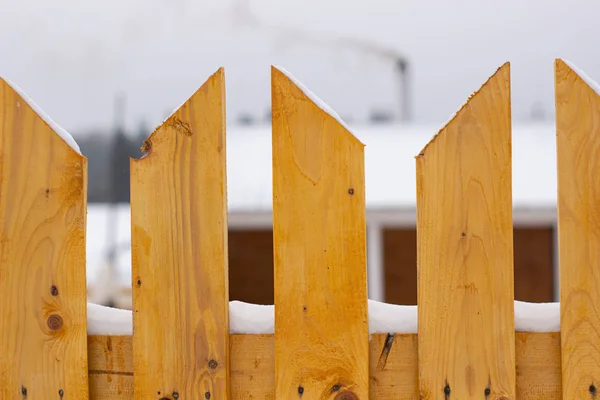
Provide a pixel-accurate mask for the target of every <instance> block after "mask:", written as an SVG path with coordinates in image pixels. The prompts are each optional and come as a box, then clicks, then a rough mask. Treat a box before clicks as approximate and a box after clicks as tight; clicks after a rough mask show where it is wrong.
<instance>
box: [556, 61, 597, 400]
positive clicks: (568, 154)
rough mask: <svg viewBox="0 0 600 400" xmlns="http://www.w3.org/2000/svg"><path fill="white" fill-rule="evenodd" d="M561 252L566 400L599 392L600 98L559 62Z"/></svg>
mask: <svg viewBox="0 0 600 400" xmlns="http://www.w3.org/2000/svg"><path fill="white" fill-rule="evenodd" d="M555 96H556V148H557V161H558V204H557V206H558V227H559V231H558V246H559V247H558V248H559V261H560V292H561V293H560V306H561V327H560V328H561V340H562V380H563V382H562V385H563V396H564V398H565V399H590V398H595V397H596V395H597V392H598V391H599V390H600V347H599V343H600V309H599V307H600V207H599V201H600V175H599V174H598V173H599V172H600V95H599V93H598V92H597V91H595V90H594V89H593V88H591V87H590V86H589V85H588V84H587V83H586V82H585V81H584V80H583V79H582V78H581V77H580V76H579V75H578V74H577V73H576V72H575V71H573V70H572V69H571V68H570V67H569V66H568V65H567V64H566V63H565V62H564V61H562V60H556V63H555Z"/></svg>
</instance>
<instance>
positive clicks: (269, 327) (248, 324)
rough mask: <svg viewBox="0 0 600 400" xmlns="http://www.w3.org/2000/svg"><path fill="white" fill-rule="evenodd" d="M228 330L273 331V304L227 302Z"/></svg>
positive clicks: (264, 332) (241, 331) (267, 332)
mask: <svg viewBox="0 0 600 400" xmlns="http://www.w3.org/2000/svg"><path fill="white" fill-rule="evenodd" d="M229 332H230V333H250V334H257V335H259V334H269V333H274V332H275V306H273V305H260V304H251V303H244V302H243V301H231V302H229Z"/></svg>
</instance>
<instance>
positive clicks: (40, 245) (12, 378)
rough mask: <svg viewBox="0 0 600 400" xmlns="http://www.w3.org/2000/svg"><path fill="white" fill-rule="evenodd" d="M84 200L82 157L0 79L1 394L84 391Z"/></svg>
mask: <svg viewBox="0 0 600 400" xmlns="http://www.w3.org/2000/svg"><path fill="white" fill-rule="evenodd" d="M86 201H87V160H86V158H85V157H83V156H81V155H80V154H78V153H77V152H76V151H75V150H73V149H72V148H71V147H70V146H69V145H68V144H67V143H65V141H64V140H63V139H61V138H60V137H59V136H58V135H57V134H56V133H55V132H54V131H53V130H52V129H51V128H50V126H49V125H48V124H47V123H46V122H44V120H43V119H41V118H40V116H38V115H37V114H36V113H35V112H34V110H33V109H32V108H31V107H30V106H29V105H28V104H27V103H26V102H25V101H24V100H23V99H22V98H21V97H20V95H19V94H18V93H17V92H16V91H14V90H13V88H11V86H9V85H8V84H7V83H6V82H5V81H3V80H2V79H0V296H1V298H0V353H1V356H0V398H1V399H21V398H24V397H25V396H26V398H27V400H35V399H43V400H45V399H60V398H63V397H64V398H65V399H87V398H88V375H87V373H86V371H87V369H88V364H87V337H86V335H87V333H86V331H87V316H86V315H87V311H86V310H87V308H86V275H85V229H86ZM59 393H60V394H59Z"/></svg>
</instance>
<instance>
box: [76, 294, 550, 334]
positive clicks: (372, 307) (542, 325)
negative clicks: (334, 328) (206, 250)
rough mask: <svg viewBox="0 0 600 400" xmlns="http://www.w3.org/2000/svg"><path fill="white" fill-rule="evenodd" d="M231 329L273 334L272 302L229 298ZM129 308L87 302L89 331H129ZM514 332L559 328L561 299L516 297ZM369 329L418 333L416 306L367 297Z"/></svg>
mask: <svg viewBox="0 0 600 400" xmlns="http://www.w3.org/2000/svg"><path fill="white" fill-rule="evenodd" d="M229 319H230V333H234V334H273V333H274V331H275V306H273V305H258V304H250V303H244V302H241V301H231V302H230V303H229ZM132 327H133V322H132V313H131V311H129V310H120V309H117V308H110V307H104V306H100V305H97V304H93V303H88V335H131V334H132V331H133V328H132ZM515 330H516V331H517V332H559V331H560V303H527V302H522V301H515ZM369 333H370V334H374V333H398V334H410V333H413V334H414V333H417V306H400V305H395V304H388V303H381V302H378V301H375V300H369Z"/></svg>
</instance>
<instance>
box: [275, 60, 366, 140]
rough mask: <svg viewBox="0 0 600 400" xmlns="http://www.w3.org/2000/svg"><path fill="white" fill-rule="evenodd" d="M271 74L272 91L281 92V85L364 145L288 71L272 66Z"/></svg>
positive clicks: (338, 117) (323, 103)
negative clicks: (310, 104) (318, 109)
mask: <svg viewBox="0 0 600 400" xmlns="http://www.w3.org/2000/svg"><path fill="white" fill-rule="evenodd" d="M271 74H272V76H274V77H277V78H274V79H273V81H274V82H275V87H274V90H282V89H284V88H283V85H285V86H286V88H285V89H286V90H289V91H290V92H291V93H292V95H293V96H294V97H295V98H296V99H302V100H306V101H308V102H309V103H312V105H313V106H314V107H316V108H320V109H321V110H322V111H323V112H324V116H326V117H327V118H328V119H329V118H330V119H331V120H332V121H335V123H337V124H339V125H340V126H341V127H342V128H344V130H345V131H346V132H347V133H348V135H349V136H350V137H352V138H353V139H354V140H356V141H357V142H358V143H360V144H361V145H363V147H364V144H363V143H362V142H361V141H360V140H359V139H358V138H357V137H356V135H355V134H354V133H353V132H352V130H351V129H350V127H349V126H348V124H346V122H345V121H344V120H343V119H342V118H341V117H340V116H339V115H338V113H337V112H335V111H334V110H333V109H332V108H331V107H330V106H329V105H328V104H327V103H325V102H324V101H323V100H321V99H320V98H319V97H318V96H317V95H316V94H314V93H313V92H312V91H311V90H310V89H309V88H307V87H306V86H305V85H304V84H303V83H302V82H300V81H299V80H298V79H297V78H296V77H295V76H293V75H292V74H291V73H290V72H289V71H287V70H286V69H285V68H283V67H281V66H277V65H272V66H271Z"/></svg>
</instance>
